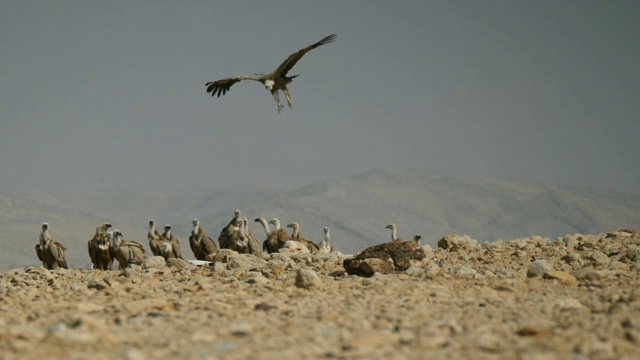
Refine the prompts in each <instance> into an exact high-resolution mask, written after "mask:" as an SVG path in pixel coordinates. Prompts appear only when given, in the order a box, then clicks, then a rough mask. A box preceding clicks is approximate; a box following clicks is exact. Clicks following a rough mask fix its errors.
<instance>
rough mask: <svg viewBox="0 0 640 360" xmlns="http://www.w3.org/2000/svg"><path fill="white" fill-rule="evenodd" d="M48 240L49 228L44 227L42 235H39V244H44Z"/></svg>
mask: <svg viewBox="0 0 640 360" xmlns="http://www.w3.org/2000/svg"><path fill="white" fill-rule="evenodd" d="M49 241H51V237H50V235H49V228H48V227H46V228H44V229H43V230H42V235H41V236H40V244H42V245H46V244H47V243H48V242H49Z"/></svg>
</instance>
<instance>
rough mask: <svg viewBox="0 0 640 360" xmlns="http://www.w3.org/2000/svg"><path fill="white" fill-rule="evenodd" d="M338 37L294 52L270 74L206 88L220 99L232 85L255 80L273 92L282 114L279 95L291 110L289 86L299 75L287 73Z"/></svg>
mask: <svg viewBox="0 0 640 360" xmlns="http://www.w3.org/2000/svg"><path fill="white" fill-rule="evenodd" d="M336 37H337V35H336V34H331V35H329V36H327V37H325V38H324V39H322V40H320V41H318V42H317V43H315V44H313V45H309V46H307V47H306V48H304V49H301V50H298V51H296V52H294V53H293V54H291V55H289V57H288V58H287V59H286V60H285V61H283V62H282V64H280V66H278V68H277V69H275V70H274V71H272V72H270V73H269V74H251V75H241V76H235V77H230V78H227V79H221V80H217V81H213V82H208V83H206V84H205V86H206V87H207V92H208V93H211V96H215V95H217V96H218V97H220V95H224V94H226V93H227V91H229V89H230V88H231V85H233V84H235V83H237V82H238V81H242V80H255V81H259V82H261V83H262V84H263V85H264V87H265V88H266V89H267V90H269V91H270V92H271V95H272V96H273V99H274V100H275V101H276V104H278V112H280V110H282V108H284V105H282V104H281V103H280V95H279V93H278V91H279V90H282V92H283V93H284V96H285V97H286V98H287V103H288V104H289V108H291V96H290V95H289V89H287V84H288V83H290V82H291V80H293V79H294V78H296V77H298V76H299V75H293V76H287V73H288V72H289V70H291V68H292V67H293V66H294V65H295V64H296V63H297V62H298V60H300V59H301V58H302V57H303V56H304V54H306V53H307V52H308V51H310V50H312V49H315V48H317V47H318V46H320V45H324V44H328V43H330V42H332V41H334V40H335V39H336Z"/></svg>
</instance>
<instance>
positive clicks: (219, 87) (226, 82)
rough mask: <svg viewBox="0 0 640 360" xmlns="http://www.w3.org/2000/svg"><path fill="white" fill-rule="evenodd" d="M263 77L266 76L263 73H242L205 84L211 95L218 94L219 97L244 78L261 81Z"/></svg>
mask: <svg viewBox="0 0 640 360" xmlns="http://www.w3.org/2000/svg"><path fill="white" fill-rule="evenodd" d="M263 78H264V75H263V74H253V75H242V76H235V77H230V78H228V79H222V80H217V81H213V82H208V83H206V84H205V85H204V86H206V87H207V92H208V93H211V96H215V95H218V97H220V95H224V94H226V93H227V91H229V88H231V85H233V84H235V83H237V82H238V81H242V80H255V81H261V80H262V79H263Z"/></svg>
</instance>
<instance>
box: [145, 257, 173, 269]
mask: <svg viewBox="0 0 640 360" xmlns="http://www.w3.org/2000/svg"><path fill="white" fill-rule="evenodd" d="M166 265H167V262H166V261H165V259H164V258H163V257H162V256H151V257H148V258H146V259H144V260H143V261H142V268H143V269H163V268H165V267H166Z"/></svg>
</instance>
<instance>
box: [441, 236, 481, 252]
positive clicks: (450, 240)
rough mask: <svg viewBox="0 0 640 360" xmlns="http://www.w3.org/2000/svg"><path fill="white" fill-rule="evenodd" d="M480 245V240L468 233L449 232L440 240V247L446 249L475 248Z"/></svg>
mask: <svg viewBox="0 0 640 360" xmlns="http://www.w3.org/2000/svg"><path fill="white" fill-rule="evenodd" d="M477 245H478V240H476V239H472V238H471V237H469V236H468V235H462V236H460V235H458V234H447V235H445V236H443V237H442V239H440V241H438V248H439V249H444V250H451V251H454V250H457V249H463V248H473V247H475V246H477Z"/></svg>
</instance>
